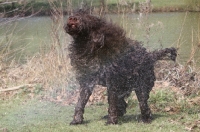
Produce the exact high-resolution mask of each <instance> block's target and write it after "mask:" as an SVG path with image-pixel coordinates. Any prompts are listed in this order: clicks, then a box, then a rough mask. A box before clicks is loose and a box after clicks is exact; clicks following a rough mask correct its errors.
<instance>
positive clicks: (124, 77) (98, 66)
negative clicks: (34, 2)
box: [64, 10, 177, 125]
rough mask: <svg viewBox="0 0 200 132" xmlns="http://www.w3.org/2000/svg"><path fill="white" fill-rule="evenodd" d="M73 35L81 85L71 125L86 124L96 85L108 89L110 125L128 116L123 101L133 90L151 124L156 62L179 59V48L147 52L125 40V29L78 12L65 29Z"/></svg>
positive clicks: (72, 55) (72, 46) (73, 61)
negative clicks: (90, 100) (86, 107)
mask: <svg viewBox="0 0 200 132" xmlns="http://www.w3.org/2000/svg"><path fill="white" fill-rule="evenodd" d="M64 29H65V31H66V33H68V34H69V35H71V36H72V38H73V42H72V43H71V44H70V46H69V51H70V59H71V65H72V66H73V67H74V69H75V71H76V77H77V80H78V81H79V84H80V88H81V90H80V97H79V100H78V103H77V105H76V107H75V113H74V118H73V121H72V122H71V124H72V125H75V124H81V123H83V113H84V108H85V105H86V103H87V101H88V99H89V97H90V95H91V94H92V90H93V88H94V86H95V85H97V84H98V85H103V86H106V87H107V93H108V103H109V108H108V119H107V124H117V122H118V117H119V116H123V115H124V114H125V113H126V107H127V104H126V102H125V101H124V98H125V97H127V96H129V95H130V93H131V92H132V91H133V90H134V91H135V92H136V95H137V98H138V101H139V106H140V110H141V120H142V121H143V122H145V123H149V122H150V121H151V116H152V115H151V111H150V108H149V106H148V103H147V100H148V99H149V93H150V91H151V90H152V87H153V86H154V81H155V75H154V64H155V62H156V61H157V60H161V59H165V58H169V59H171V60H174V61H175V59H176V55H177V54H176V49H175V48H166V49H162V50H156V51H153V52H148V51H147V50H146V49H145V48H144V47H142V45H141V43H140V42H138V41H135V40H131V39H129V38H126V36H125V32H124V30H123V29H122V28H120V27H118V26H116V25H114V24H113V23H109V22H106V21H105V20H104V19H100V18H98V17H96V16H92V15H90V14H89V13H87V12H85V11H83V10H79V11H77V12H75V13H74V14H73V15H72V16H69V18H68V20H67V23H66V24H65V26H64Z"/></svg>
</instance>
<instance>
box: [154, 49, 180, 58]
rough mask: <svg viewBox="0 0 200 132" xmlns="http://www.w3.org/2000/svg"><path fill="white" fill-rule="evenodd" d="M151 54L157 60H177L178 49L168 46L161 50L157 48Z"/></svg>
mask: <svg viewBox="0 0 200 132" xmlns="http://www.w3.org/2000/svg"><path fill="white" fill-rule="evenodd" d="M151 54H152V57H153V59H154V60H155V61H157V60H166V59H170V60H173V61H176V57H177V49H175V48H166V49H161V50H155V51H153V52H151Z"/></svg>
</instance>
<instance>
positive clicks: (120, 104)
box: [117, 97, 127, 116]
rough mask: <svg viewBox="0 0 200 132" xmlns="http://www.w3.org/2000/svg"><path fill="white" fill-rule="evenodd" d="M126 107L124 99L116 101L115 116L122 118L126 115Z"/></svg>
mask: <svg viewBox="0 0 200 132" xmlns="http://www.w3.org/2000/svg"><path fill="white" fill-rule="evenodd" d="M126 107H127V103H126V102H125V100H124V97H122V98H120V99H118V101H117V115H118V116H123V115H124V114H126Z"/></svg>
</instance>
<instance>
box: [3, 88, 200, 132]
mask: <svg viewBox="0 0 200 132" xmlns="http://www.w3.org/2000/svg"><path fill="white" fill-rule="evenodd" d="M162 92H169V91H166V90H164V91H163V90H161V91H160V90H158V91H157V92H156V94H155V93H152V94H151V98H152V99H153V98H154V100H155V96H156V97H158V96H161V93H162ZM170 94H172V93H170ZM162 96H163V99H160V98H159V99H157V101H158V102H156V103H159V102H160V103H162V100H164V99H167V100H173V99H171V96H168V95H165V94H163V95H162ZM150 100H151V99H150ZM132 101H134V102H135V103H134V105H132V106H129V107H128V109H127V114H126V115H125V116H124V117H121V118H119V124H118V125H109V126H106V125H105V122H106V120H105V119H103V118H102V117H103V116H105V115H106V114H107V107H108V106H107V104H101V105H98V104H95V105H91V106H87V107H86V109H85V114H84V117H85V119H84V124H82V125H78V126H70V125H69V123H70V121H71V120H72V115H73V111H74V106H64V105H62V104H56V103H53V102H50V101H45V100H43V99H41V98H36V99H28V98H27V97H25V96H22V95H18V96H15V97H14V98H13V99H11V100H6V99H5V100H0V108H1V109H0V118H1V122H0V131H1V130H7V131H14V132H26V131H31V132H44V131H50V132H51V131H52V132H62V131H63V132H64V131H67V132H83V131H90V132H110V131H116V132H120V131H124V132H126V131H127V132H128V131H133V130H134V131H136V132H145V131H154V132H162V131H176V132H184V131H187V129H191V130H194V131H196V130H198V129H199V128H200V125H199V124H198V123H196V122H198V121H199V118H200V112H199V111H196V112H193V113H189V112H187V111H181V112H179V113H177V112H174V113H173V112H171V113H170V112H169V111H164V109H165V106H160V109H162V110H160V111H158V110H157V111H155V110H154V109H153V117H154V120H153V122H152V123H151V124H143V123H141V122H138V118H139V113H140V110H139V108H138V103H137V101H136V100H132ZM150 104H151V105H155V104H154V101H153V102H151V101H150ZM168 104H169V102H168ZM198 108H199V107H198ZM195 125H196V127H194V126H195Z"/></svg>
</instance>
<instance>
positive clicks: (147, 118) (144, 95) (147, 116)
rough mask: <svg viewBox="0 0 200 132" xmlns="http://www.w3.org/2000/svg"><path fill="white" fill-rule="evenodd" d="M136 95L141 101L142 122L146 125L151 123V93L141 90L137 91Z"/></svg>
mask: <svg viewBox="0 0 200 132" xmlns="http://www.w3.org/2000/svg"><path fill="white" fill-rule="evenodd" d="M135 93H136V95H137V98H138V101H139V106H140V110H141V120H142V122H144V123H150V122H151V120H152V115H151V110H150V108H149V106H148V103H147V101H148V99H149V91H145V92H144V91H142V90H141V89H140V90H135Z"/></svg>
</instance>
